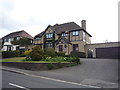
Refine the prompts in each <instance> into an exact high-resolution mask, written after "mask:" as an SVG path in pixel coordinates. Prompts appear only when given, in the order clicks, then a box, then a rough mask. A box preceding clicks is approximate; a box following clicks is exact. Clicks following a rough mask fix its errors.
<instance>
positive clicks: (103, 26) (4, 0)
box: [0, 0, 119, 43]
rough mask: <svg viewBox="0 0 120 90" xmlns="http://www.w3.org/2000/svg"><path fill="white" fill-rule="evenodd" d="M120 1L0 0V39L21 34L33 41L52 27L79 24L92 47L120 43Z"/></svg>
mask: <svg viewBox="0 0 120 90" xmlns="http://www.w3.org/2000/svg"><path fill="white" fill-rule="evenodd" d="M118 1H119V0H0V38H2V37H3V36H5V35H7V34H9V33H11V32H15V31H20V30H25V31H26V32H28V33H29V34H30V35H32V36H33V37H34V36H35V35H37V34H39V33H40V32H42V31H44V30H45V29H46V28H47V26H48V25H55V24H56V23H57V24H62V23H67V22H75V23H77V24H78V25H79V26H81V21H82V20H86V30H87V32H88V33H89V34H91V35H92V38H91V42H92V43H103V42H105V41H106V40H107V41H108V42H116V41H118Z"/></svg>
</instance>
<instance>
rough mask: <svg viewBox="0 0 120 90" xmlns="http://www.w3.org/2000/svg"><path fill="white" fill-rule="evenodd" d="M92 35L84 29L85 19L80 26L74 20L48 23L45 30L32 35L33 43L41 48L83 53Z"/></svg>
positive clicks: (67, 53) (68, 52)
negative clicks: (53, 23)
mask: <svg viewBox="0 0 120 90" xmlns="http://www.w3.org/2000/svg"><path fill="white" fill-rule="evenodd" d="M91 37H92V36H91V35H90V34H89V33H88V32H87V31H86V20H82V21H81V27H80V26H79V25H78V24H76V23H75V22H68V23H64V24H55V25H53V26H51V25H49V26H48V27H47V28H46V30H45V31H43V32H41V33H40V34H38V35H36V36H35V37H34V42H33V43H34V45H39V46H40V47H41V48H42V49H45V48H54V49H55V51H56V52H65V54H66V55H69V54H71V52H72V51H78V52H83V53H85V45H86V44H90V43H91V39H90V38H91Z"/></svg>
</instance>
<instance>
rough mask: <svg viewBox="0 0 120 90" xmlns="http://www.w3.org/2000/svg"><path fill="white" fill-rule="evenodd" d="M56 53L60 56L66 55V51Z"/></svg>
mask: <svg viewBox="0 0 120 90" xmlns="http://www.w3.org/2000/svg"><path fill="white" fill-rule="evenodd" d="M56 55H57V56H59V57H65V52H56Z"/></svg>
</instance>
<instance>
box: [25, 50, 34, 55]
mask: <svg viewBox="0 0 120 90" xmlns="http://www.w3.org/2000/svg"><path fill="white" fill-rule="evenodd" d="M30 52H32V50H26V51H25V52H23V55H25V56H27V55H29V54H30Z"/></svg>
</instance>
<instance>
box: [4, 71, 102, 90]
mask: <svg viewBox="0 0 120 90" xmlns="http://www.w3.org/2000/svg"><path fill="white" fill-rule="evenodd" d="M3 70H8V71H12V72H17V73H21V74H24V75H27V76H31V77H38V78H43V79H47V80H52V81H58V82H64V83H69V84H74V85H80V86H85V87H90V88H101V87H97V86H91V85H84V84H81V83H76V82H70V81H64V80H60V79H54V78H49V77H44V76H37V75H33V74H28V73H25V72H21V71H15V70H10V69H3ZM28 90H30V89H28Z"/></svg>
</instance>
